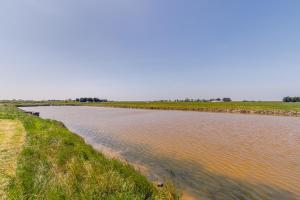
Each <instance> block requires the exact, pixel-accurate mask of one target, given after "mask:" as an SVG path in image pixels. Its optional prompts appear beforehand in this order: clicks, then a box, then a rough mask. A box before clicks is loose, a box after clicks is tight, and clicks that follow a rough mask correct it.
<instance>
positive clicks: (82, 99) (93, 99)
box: [75, 97, 107, 102]
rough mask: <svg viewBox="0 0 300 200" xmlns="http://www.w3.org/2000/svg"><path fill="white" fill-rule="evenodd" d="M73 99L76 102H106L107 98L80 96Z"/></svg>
mask: <svg viewBox="0 0 300 200" xmlns="http://www.w3.org/2000/svg"><path fill="white" fill-rule="evenodd" d="M75 101H77V102H107V99H99V98H95V97H94V98H92V97H81V98H77V99H76V100H75Z"/></svg>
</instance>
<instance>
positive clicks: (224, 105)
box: [14, 101, 300, 117]
mask: <svg viewBox="0 0 300 200" xmlns="http://www.w3.org/2000/svg"><path fill="white" fill-rule="evenodd" d="M14 105H16V106H49V105H53V106H64V105H70V106H82V105H83V106H102V107H118V108H137V109H157V110H185V111H199V112H222V113H241V114H259V115H279V116H294V117H300V103H286V102H279V101H256V102H241V101H234V102H160V101H149V102H146V101H131V102H122V101H116V102H103V103H80V102H74V101H66V102H65V101H44V102H14Z"/></svg>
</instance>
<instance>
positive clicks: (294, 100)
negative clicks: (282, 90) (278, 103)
mask: <svg viewBox="0 0 300 200" xmlns="http://www.w3.org/2000/svg"><path fill="white" fill-rule="evenodd" d="M282 101H283V102H300V97H289V96H288V97H284V98H283V99H282Z"/></svg>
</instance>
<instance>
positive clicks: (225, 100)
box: [223, 97, 232, 102]
mask: <svg viewBox="0 0 300 200" xmlns="http://www.w3.org/2000/svg"><path fill="white" fill-rule="evenodd" d="M223 101H224V102H231V101H232V100H231V98H228V97H225V98H223Z"/></svg>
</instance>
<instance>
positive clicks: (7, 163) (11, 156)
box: [0, 119, 25, 199]
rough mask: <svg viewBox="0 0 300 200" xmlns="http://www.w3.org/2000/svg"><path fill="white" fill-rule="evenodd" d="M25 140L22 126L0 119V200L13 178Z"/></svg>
mask: <svg viewBox="0 0 300 200" xmlns="http://www.w3.org/2000/svg"><path fill="white" fill-rule="evenodd" d="M24 140H25V130H24V128H23V125H22V124H21V123H20V122H19V121H17V120H2V119H0V199H6V198H7V196H6V188H7V186H8V184H9V182H10V181H11V180H12V178H13V177H14V176H15V171H16V165H17V158H18V155H19V153H20V152H21V149H22V145H23V144H24Z"/></svg>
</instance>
